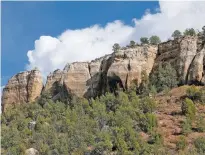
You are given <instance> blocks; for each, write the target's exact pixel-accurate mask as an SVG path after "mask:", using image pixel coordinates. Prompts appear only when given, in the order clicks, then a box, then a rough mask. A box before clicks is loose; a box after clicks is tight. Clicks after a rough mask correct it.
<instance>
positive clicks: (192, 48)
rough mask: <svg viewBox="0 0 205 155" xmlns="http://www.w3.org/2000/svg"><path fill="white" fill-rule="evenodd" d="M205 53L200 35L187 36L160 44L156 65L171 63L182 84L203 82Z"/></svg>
mask: <svg viewBox="0 0 205 155" xmlns="http://www.w3.org/2000/svg"><path fill="white" fill-rule="evenodd" d="M204 55H205V47H204V41H203V40H202V39H201V38H200V37H199V36H185V37H181V38H178V39H175V40H170V41H168V42H165V43H162V44H159V46H158V55H157V58H156V60H155V67H156V66H157V65H159V64H162V65H165V63H170V64H171V65H172V66H173V67H174V68H175V69H176V71H177V74H178V78H179V81H180V83H181V84H192V83H203V82H202V81H203V74H204V67H203V66H204V63H203V61H204ZM155 67H154V68H155Z"/></svg>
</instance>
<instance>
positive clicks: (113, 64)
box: [2, 36, 205, 106]
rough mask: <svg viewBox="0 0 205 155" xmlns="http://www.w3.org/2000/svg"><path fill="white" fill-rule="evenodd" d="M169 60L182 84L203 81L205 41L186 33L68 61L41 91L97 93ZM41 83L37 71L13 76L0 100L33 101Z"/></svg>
mask: <svg viewBox="0 0 205 155" xmlns="http://www.w3.org/2000/svg"><path fill="white" fill-rule="evenodd" d="M167 62H169V63H171V65H172V66H173V67H174V68H175V69H176V71H177V74H178V78H179V80H180V82H181V83H182V84H191V83H198V84H205V76H204V74H205V41H204V39H203V38H201V37H200V36H196V37H191V36H185V37H181V38H178V39H175V40H171V41H167V42H164V43H161V44H159V45H158V46H154V45H142V46H135V47H129V48H128V47H126V48H122V49H120V50H119V51H118V52H114V53H112V54H110V55H106V56H103V57H101V58H97V59H95V60H93V61H91V62H74V63H71V64H67V65H66V66H65V68H64V70H62V71H61V70H55V71H54V72H53V73H51V74H50V75H48V77H47V81H46V84H45V87H44V89H43V91H44V92H49V93H50V94H51V95H52V96H53V97H54V96H55V98H56V99H57V98H59V96H62V95H63V96H65V94H69V95H76V96H78V97H86V98H91V97H96V96H99V95H102V94H104V93H105V92H107V91H111V92H112V91H114V90H115V89H116V87H118V86H119V87H121V88H122V89H124V90H125V89H128V88H129V87H130V86H131V84H132V82H133V81H135V82H137V83H138V84H140V83H141V75H142V71H146V73H147V75H149V74H150V73H151V71H152V70H154V69H155V68H156V67H157V66H158V65H159V64H162V65H164V64H165V63H167ZM42 87H43V84H42V77H41V74H40V72H39V71H37V70H32V71H28V72H23V73H19V74H17V75H15V76H13V77H12V78H11V79H10V80H9V82H8V84H7V86H6V87H5V88H4V90H3V97H2V103H3V104H4V105H5V106H6V105H9V104H11V103H22V102H31V101H34V100H35V98H36V97H38V96H39V95H40V94H41V89H42Z"/></svg>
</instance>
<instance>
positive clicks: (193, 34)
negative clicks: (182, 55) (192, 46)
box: [184, 28, 196, 36]
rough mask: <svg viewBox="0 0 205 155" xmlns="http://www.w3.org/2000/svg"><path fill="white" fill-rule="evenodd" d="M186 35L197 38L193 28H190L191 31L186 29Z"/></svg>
mask: <svg viewBox="0 0 205 155" xmlns="http://www.w3.org/2000/svg"><path fill="white" fill-rule="evenodd" d="M184 35H185V36H195V35H196V31H195V30H194V29H193V28H189V29H186V30H185V31H184Z"/></svg>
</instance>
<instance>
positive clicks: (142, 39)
mask: <svg viewBox="0 0 205 155" xmlns="http://www.w3.org/2000/svg"><path fill="white" fill-rule="evenodd" d="M140 42H141V44H149V39H148V38H147V37H141V38H140Z"/></svg>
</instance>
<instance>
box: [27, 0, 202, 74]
mask: <svg viewBox="0 0 205 155" xmlns="http://www.w3.org/2000/svg"><path fill="white" fill-rule="evenodd" d="M204 8H205V3H204V2H195V1H187V2H178V1H174V2H167V1H160V2H159V8H154V9H155V10H156V12H155V13H154V14H151V13H150V11H149V8H148V9H147V10H146V11H145V14H144V16H142V17H141V19H133V22H134V26H130V25H126V24H124V23H123V22H122V21H119V20H116V21H113V22H111V23H108V24H107V25H106V26H104V27H102V26H99V25H93V26H91V27H87V28H83V29H76V30H70V29H68V30H66V31H65V32H63V33H62V34H61V35H60V36H58V37H52V36H41V37H40V38H39V40H36V41H35V49H34V50H30V51H28V53H27V56H28V59H29V64H28V65H27V69H32V68H34V67H38V68H39V69H40V70H41V71H42V72H43V74H44V75H47V74H48V73H49V72H52V71H53V70H55V69H58V68H60V69H62V68H63V67H64V66H65V64H66V63H71V62H75V61H89V60H92V59H95V58H97V57H100V56H103V55H105V54H109V53H111V52H112V46H113V44H114V43H119V44H120V45H125V44H128V43H129V41H130V40H135V41H139V39H140V37H141V36H147V37H149V36H151V35H158V36H160V38H161V39H162V40H166V39H168V38H169V37H170V36H171V33H172V32H173V31H174V30H175V29H178V30H180V31H184V30H185V29H186V28H195V29H199V30H200V29H201V28H202V26H203V25H205V20H204V19H205V9H204ZM150 9H151V8H150Z"/></svg>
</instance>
